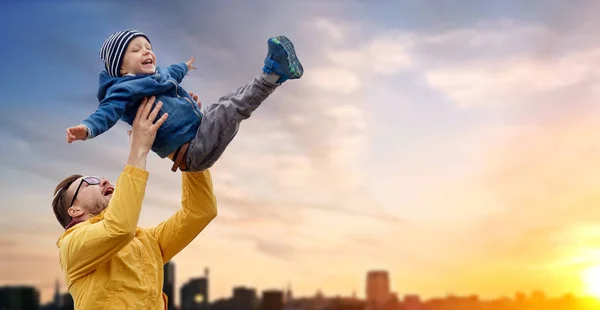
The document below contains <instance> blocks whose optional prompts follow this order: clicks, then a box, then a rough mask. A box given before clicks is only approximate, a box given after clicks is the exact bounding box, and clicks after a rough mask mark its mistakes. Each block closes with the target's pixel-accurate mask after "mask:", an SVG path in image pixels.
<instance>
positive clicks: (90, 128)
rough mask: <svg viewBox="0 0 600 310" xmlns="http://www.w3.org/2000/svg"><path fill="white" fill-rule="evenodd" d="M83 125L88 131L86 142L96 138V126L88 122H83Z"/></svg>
mask: <svg viewBox="0 0 600 310" xmlns="http://www.w3.org/2000/svg"><path fill="white" fill-rule="evenodd" d="M82 124H83V126H85V130H86V131H87V137H86V138H85V139H84V140H89V139H91V138H93V137H95V135H94V130H93V128H94V126H93V125H92V124H91V123H90V122H88V121H83V122H82Z"/></svg>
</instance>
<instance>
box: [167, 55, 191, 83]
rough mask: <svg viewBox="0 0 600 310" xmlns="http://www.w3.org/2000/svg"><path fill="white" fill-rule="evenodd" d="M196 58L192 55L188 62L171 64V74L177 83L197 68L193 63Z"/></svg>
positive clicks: (169, 68) (169, 67)
mask: <svg viewBox="0 0 600 310" xmlns="http://www.w3.org/2000/svg"><path fill="white" fill-rule="evenodd" d="M194 60H195V58H194V57H192V58H190V60H188V61H187V62H180V63H177V64H174V65H170V66H168V67H167V70H168V71H169V74H170V75H171V76H172V77H173V78H174V79H175V80H176V81H177V83H181V81H183V77H185V75H186V74H187V73H188V72H189V71H190V70H192V69H196V67H194V66H193V65H192V64H193V63H194Z"/></svg>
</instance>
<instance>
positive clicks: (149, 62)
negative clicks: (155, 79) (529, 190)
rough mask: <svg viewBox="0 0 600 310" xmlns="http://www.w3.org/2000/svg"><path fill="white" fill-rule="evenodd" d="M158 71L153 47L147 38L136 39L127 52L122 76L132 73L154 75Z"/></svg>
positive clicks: (132, 41) (124, 57)
mask: <svg viewBox="0 0 600 310" xmlns="http://www.w3.org/2000/svg"><path fill="white" fill-rule="evenodd" d="M155 71H156V56H155V55H154V53H153V52H152V46H151V45H150V42H148V40H146V38H144V37H142V36H139V37H135V38H134V39H133V40H131V42H129V45H128V46H127V49H126V50H125V54H124V55H123V64H122V66H121V74H126V73H131V74H133V75H138V74H153V73H154V72H155Z"/></svg>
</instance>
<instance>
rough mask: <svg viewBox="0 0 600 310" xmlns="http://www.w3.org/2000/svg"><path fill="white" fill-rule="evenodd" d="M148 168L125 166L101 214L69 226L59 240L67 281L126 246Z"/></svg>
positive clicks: (84, 273)
mask: <svg viewBox="0 0 600 310" xmlns="http://www.w3.org/2000/svg"><path fill="white" fill-rule="evenodd" d="M147 180H148V172H147V171H146V170H143V169H140V168H136V167H133V166H126V167H125V169H124V170H123V172H122V173H121V175H120V176H119V178H118V180H117V183H116V187H115V191H114V193H113V195H112V198H111V199H110V202H109V204H108V207H107V208H106V209H105V210H104V211H103V213H104V218H103V219H101V220H95V218H92V219H90V220H89V222H90V223H91V224H87V223H83V224H79V225H76V226H75V227H73V228H71V229H70V230H72V231H71V232H70V233H69V232H68V231H67V233H66V234H65V235H64V236H63V238H62V240H61V241H60V245H59V246H60V260H61V264H62V265H63V269H64V270H65V272H66V274H67V279H69V282H70V283H68V284H69V285H70V284H71V283H73V281H75V280H77V279H80V278H81V277H83V276H85V275H86V274H88V273H90V272H92V271H93V270H94V269H95V268H96V267H97V266H98V265H100V264H102V263H104V262H106V261H108V260H109V259H110V258H111V257H112V256H114V255H115V254H116V253H117V252H119V251H120V250H121V249H122V248H123V247H125V246H126V245H127V244H128V243H129V242H131V240H133V237H134V235H135V231H136V228H137V225H138V220H139V217H140V211H141V209H142V201H143V200H144V195H145V191H146V182H147Z"/></svg>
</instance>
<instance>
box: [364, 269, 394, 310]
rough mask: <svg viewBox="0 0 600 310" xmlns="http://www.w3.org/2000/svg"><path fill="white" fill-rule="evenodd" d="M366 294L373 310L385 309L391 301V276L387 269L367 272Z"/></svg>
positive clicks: (369, 305)
mask: <svg viewBox="0 0 600 310" xmlns="http://www.w3.org/2000/svg"><path fill="white" fill-rule="evenodd" d="M366 296H367V304H368V307H369V308H370V309H372V310H380V309H385V308H386V305H387V304H388V303H389V302H390V301H391V299H392V294H391V292H390V278H389V275H388V272H387V271H385V270H372V271H369V272H368V273H367V283H366Z"/></svg>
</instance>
